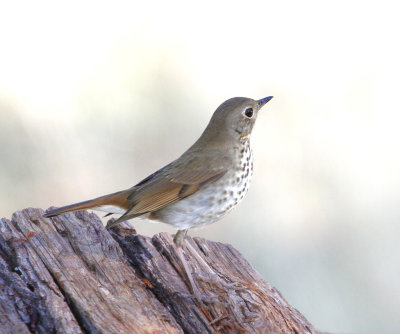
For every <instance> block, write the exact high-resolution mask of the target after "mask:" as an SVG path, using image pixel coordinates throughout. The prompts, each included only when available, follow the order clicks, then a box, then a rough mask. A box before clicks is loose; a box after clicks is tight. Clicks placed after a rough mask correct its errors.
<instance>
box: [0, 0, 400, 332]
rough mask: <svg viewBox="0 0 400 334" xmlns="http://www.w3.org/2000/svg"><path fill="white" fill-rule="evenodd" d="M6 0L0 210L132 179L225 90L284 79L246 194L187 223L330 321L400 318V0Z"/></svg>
mask: <svg viewBox="0 0 400 334" xmlns="http://www.w3.org/2000/svg"><path fill="white" fill-rule="evenodd" d="M1 7H2V9H1V11H0V48H1V52H0V162H1V163H0V215H1V216H2V217H3V216H4V217H8V218H10V217H11V215H12V213H13V212H14V211H16V210H20V209H22V208H25V207H41V208H47V207H49V206H51V205H56V206H61V205H66V204H70V203H73V202H77V201H81V200H85V199H89V198H93V197H96V196H99V195H103V194H106V193H110V192H114V191H118V190H121V189H125V188H128V187H130V186H132V185H134V184H135V183H137V182H138V181H140V180H141V179H142V178H144V177H146V176H147V175H148V174H149V173H151V172H153V171H155V170H156V169H158V168H160V167H162V166H163V165H164V164H166V163H168V162H170V161H171V160H172V159H175V158H177V157H178V156H179V155H180V154H181V153H182V152H183V151H184V150H185V149H187V148H188V147H189V146H190V145H191V144H192V143H193V142H194V141H195V140H196V139H197V137H198V136H199V135H200V134H201V132H202V130H203V129H204V128H205V126H206V124H207V123H208V120H209V118H210V117H211V114H212V112H213V111H214V110H215V109H216V108H217V107H218V105H219V104H220V103H221V102H223V101H224V100H226V99H228V98H231V97H233V96H246V97H251V98H254V99H259V98H262V97H265V96H268V95H274V96H275V98H274V99H273V100H272V101H271V102H270V103H269V104H268V105H267V106H266V107H265V108H264V109H263V111H262V114H261V115H260V117H259V118H258V122H257V125H256V128H255V130H254V132H253V137H252V142H253V148H254V155H255V174H254V178H253V184H252V187H251V189H250V192H249V194H248V196H247V198H246V199H245V200H244V201H243V202H242V204H241V205H240V206H239V207H238V208H237V209H236V210H235V211H234V212H233V213H232V214H230V215H228V216H227V217H226V218H224V219H223V220H222V221H221V222H219V223H216V224H214V225H210V226H208V227H206V228H203V229H199V230H192V231H191V233H190V234H191V235H197V236H202V237H205V238H208V239H211V240H216V241H221V242H227V243H230V244H232V245H234V246H235V247H236V248H238V249H239V250H240V251H241V252H242V253H243V254H244V255H245V256H246V257H247V259H249V261H250V262H251V263H252V264H253V265H254V266H255V267H256V269H257V270H258V271H259V272H260V273H261V274H262V275H263V277H265V279H266V280H267V281H268V282H270V283H271V284H272V285H274V286H275V287H276V288H278V289H279V290H280V291H281V292H282V294H283V295H284V297H285V298H286V299H287V300H288V301H289V302H290V303H291V304H293V305H294V306H295V307H296V308H298V309H299V310H300V311H301V312H302V313H303V314H304V315H305V316H306V317H307V318H308V319H309V320H310V321H311V323H313V324H314V325H315V326H316V327H317V328H319V329H321V330H324V331H330V332H335V333H378V332H379V333H396V332H397V333H399V332H400V314H399V310H400V285H399V284H398V283H399V275H400V255H399V253H400V243H399V234H400V224H399V223H400V203H399V200H400V176H399V171H400V155H399V153H400V131H399V125H400V102H399V101H400V99H399V97H398V94H399V88H400V79H399V78H400V66H399V59H400V51H399V31H400V23H399V20H398V12H399V8H398V3H396V2H395V1H379V2H378V1H369V2H365V1H352V0H350V1H349V0H346V1H344V0H338V1H317V0H309V1H307V0H306V1H301V2H299V1H285V0H283V1H273V2H272V1H246V2H245V3H244V2H235V1H220V2H216V1H203V2H201V4H200V3H192V2H188V1H167V2H166V1H153V2H146V1H140V2H139V1H68V2H63V3H59V2H54V1H40V0H39V1H35V2H31V1H25V2H24V1H14V2H7V3H3V4H2V6H1ZM134 225H135V227H136V228H137V230H138V232H139V233H142V234H146V235H153V234H154V233H157V232H161V231H168V232H171V233H172V232H173V230H172V229H171V228H169V227H168V226H166V225H163V224H148V223H147V222H145V221H141V220H139V221H134Z"/></svg>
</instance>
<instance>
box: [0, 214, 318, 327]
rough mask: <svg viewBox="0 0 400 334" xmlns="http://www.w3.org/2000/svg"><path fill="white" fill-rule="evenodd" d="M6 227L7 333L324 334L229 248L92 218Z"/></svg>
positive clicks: (26, 221)
mask: <svg viewBox="0 0 400 334" xmlns="http://www.w3.org/2000/svg"><path fill="white" fill-rule="evenodd" d="M42 213H43V210H41V209H32V208H29V209H25V210H22V211H18V212H15V213H14V214H13V216H12V219H11V221H10V220H7V219H5V218H3V219H1V220H0V333H13V334H14V333H107V334H108V333H317V331H316V330H315V329H314V327H313V326H312V325H311V324H310V323H309V322H308V321H307V320H306V319H305V318H304V316H303V315H301V314H300V312H298V311H297V310H296V309H295V308H293V307H292V306H290V305H289V304H288V303H287V302H286V301H285V299H284V298H283V297H282V296H281V294H280V293H279V292H278V291H277V290H276V289H275V288H273V287H271V286H270V285H269V284H268V283H267V282H265V281H264V279H262V277H261V276H260V275H259V274H258V273H257V272H256V271H255V270H254V269H253V268H252V267H251V266H250V264H249V263H248V262H247V261H246V260H245V259H244V258H243V256H242V255H241V254H240V253H239V252H238V251H237V250H236V249H235V248H233V247H232V246H231V245H226V244H221V243H218V242H211V241H208V240H205V239H201V238H190V237H188V238H187V239H186V240H185V242H184V246H183V249H184V254H185V257H186V259H187V262H188V263H189V266H190V269H191V271H192V272H193V276H194V277H195V282H196V285H197V286H198V289H199V290H200V292H201V294H202V298H201V300H200V301H198V300H196V299H195V298H193V296H192V295H191V293H190V291H189V288H188V285H187V284H188V282H187V278H186V274H185V272H184V270H183V267H182V265H181V263H180V261H179V258H178V256H177V253H176V249H175V247H174V246H173V242H172V237H171V236H170V235H168V234H166V233H161V234H158V235H156V236H154V237H153V238H149V237H144V236H140V235H136V234H135V230H134V229H133V228H132V227H131V226H130V225H129V224H128V223H124V224H123V225H121V226H120V227H117V228H114V229H112V230H110V231H108V230H106V229H105V227H104V226H103V224H102V222H101V220H100V219H99V218H98V217H97V216H96V215H95V214H93V213H88V212H84V211H81V212H75V213H68V214H64V215H61V216H58V217H54V218H52V219H47V218H43V217H42Z"/></svg>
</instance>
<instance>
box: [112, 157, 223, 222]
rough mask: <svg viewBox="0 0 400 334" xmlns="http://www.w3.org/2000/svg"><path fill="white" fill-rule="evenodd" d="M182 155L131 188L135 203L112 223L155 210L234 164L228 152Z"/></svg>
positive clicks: (208, 180) (130, 196) (189, 193)
mask: <svg viewBox="0 0 400 334" xmlns="http://www.w3.org/2000/svg"><path fill="white" fill-rule="evenodd" d="M182 158H184V157H181V158H180V159H178V160H176V161H174V162H172V163H171V164H169V165H167V166H165V167H164V168H162V169H160V170H159V171H157V172H156V173H154V174H152V175H150V176H149V177H147V178H146V179H144V180H143V181H141V182H140V183H138V184H137V185H136V186H134V187H133V188H132V189H131V190H132V193H131V194H130V195H129V197H128V201H129V202H130V203H131V207H130V208H129V209H128V210H127V212H126V213H125V214H124V215H122V216H121V217H120V218H119V219H118V220H116V221H115V222H114V223H113V224H112V225H115V224H118V223H120V222H122V221H125V220H128V219H131V218H134V217H137V216H140V215H142V214H145V213H148V212H154V211H157V210H160V209H162V208H163V207H165V206H167V205H170V204H172V203H174V202H176V201H178V200H181V199H182V198H185V197H187V196H190V195H192V194H194V193H195V192H196V191H198V190H199V189H201V188H202V187H204V186H205V185H207V184H210V183H212V182H215V181H217V180H218V179H219V178H221V177H222V176H223V175H225V173H226V172H227V171H228V169H229V168H230V166H231V161H230V159H228V158H227V157H226V156H221V155H220V156H216V157H211V158H208V157H205V158H203V159H202V160H201V161H200V160H199V159H198V158H192V159H182Z"/></svg>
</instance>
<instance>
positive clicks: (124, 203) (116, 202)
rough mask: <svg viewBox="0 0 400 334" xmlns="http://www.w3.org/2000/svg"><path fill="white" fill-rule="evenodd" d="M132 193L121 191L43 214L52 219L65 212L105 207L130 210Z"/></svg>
mask: <svg viewBox="0 0 400 334" xmlns="http://www.w3.org/2000/svg"><path fill="white" fill-rule="evenodd" d="M130 193H131V190H130V191H129V190H124V191H119V192H116V193H113V194H109V195H105V196H101V197H98V198H95V199H91V200H88V201H83V202H79V203H75V204H71V205H66V206H63V207H61V208H56V209H50V210H46V212H45V213H44V214H43V217H46V218H50V217H54V216H58V215H60V214H62V213H65V212H71V211H77V210H85V209H96V208H101V207H105V206H110V207H117V208H120V209H121V210H128V209H129V202H128V199H127V198H128V196H129V194H130Z"/></svg>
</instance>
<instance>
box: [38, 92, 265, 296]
mask: <svg viewBox="0 0 400 334" xmlns="http://www.w3.org/2000/svg"><path fill="white" fill-rule="evenodd" d="M271 98H272V96H269V97H266V98H264V99H261V100H258V101H255V100H252V99H248V98H244V97H235V98H232V99H230V100H227V101H225V102H224V103H222V104H221V105H220V106H219V107H218V109H217V110H216V111H215V112H214V114H213V116H212V118H211V120H210V122H209V124H208V126H207V128H206V129H205V130H204V132H203V134H202V135H201V136H200V138H199V139H198V140H197V141H196V142H195V143H194V144H193V145H192V146H191V147H190V148H189V149H188V150H187V151H186V152H185V153H183V154H182V155H181V156H180V157H179V158H178V159H176V160H175V161H173V162H171V163H170V164H168V165H167V166H165V167H163V168H161V169H160V170H158V171H157V172H155V173H153V174H151V175H150V176H148V177H147V178H145V179H144V180H143V181H141V182H139V183H138V184H136V185H135V186H133V187H132V188H129V189H127V190H123V191H120V192H117V193H113V194H110V195H105V196H101V197H98V198H95V199H93V200H89V201H85V202H80V203H76V204H72V205H68V206H64V207H61V208H58V209H52V210H48V211H46V213H45V214H44V216H45V217H53V216H56V215H59V214H61V213H64V212H69V211H75V210H82V209H95V210H96V209H97V210H103V211H107V212H109V213H122V216H121V217H120V218H119V219H117V220H116V221H114V222H113V223H112V224H111V225H110V224H109V225H108V227H112V226H114V225H116V224H118V223H120V222H123V221H125V220H128V219H131V218H135V217H138V216H142V215H145V214H146V215H147V217H148V218H149V219H154V220H158V221H161V222H164V223H167V224H170V225H173V226H175V227H176V228H178V232H177V234H176V235H175V237H174V242H175V244H176V245H177V246H178V250H177V251H178V255H179V257H180V259H181V262H182V264H183V266H184V269H185V272H186V274H187V276H188V278H189V281H190V286H191V288H192V291H193V293H194V294H195V295H196V298H197V299H201V295H200V293H199V291H198V290H197V287H196V285H195V283H194V280H193V278H192V276H191V273H190V271H189V269H188V266H187V263H186V260H185V258H184V256H183V255H182V250H181V248H180V246H181V244H182V242H183V240H184V238H185V236H186V232H187V230H188V229H189V228H192V227H196V226H202V225H206V224H210V223H213V222H215V221H217V220H218V219H220V218H222V217H223V216H224V215H225V214H227V213H228V212H229V211H230V210H232V209H233V208H234V207H235V206H236V205H237V204H238V203H239V202H240V201H241V200H242V199H243V197H244V195H245V194H246V193H247V190H248V188H249V185H250V180H251V176H252V173H253V158H252V157H253V155H252V151H251V146H250V140H249V139H250V134H251V131H252V129H253V126H254V123H255V121H256V118H257V115H258V111H259V110H260V109H261V108H262V107H263V106H264V104H265V103H267V102H268V101H269V100H270V99H271Z"/></svg>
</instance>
